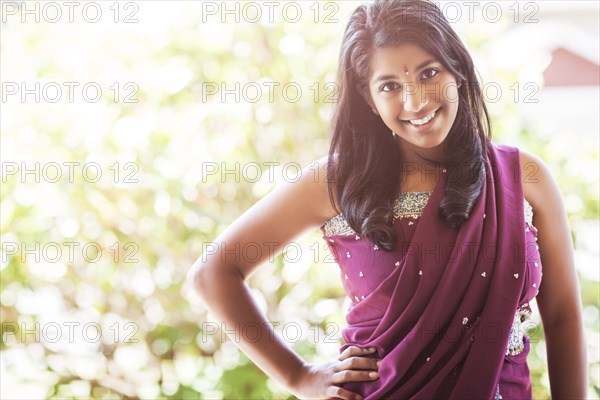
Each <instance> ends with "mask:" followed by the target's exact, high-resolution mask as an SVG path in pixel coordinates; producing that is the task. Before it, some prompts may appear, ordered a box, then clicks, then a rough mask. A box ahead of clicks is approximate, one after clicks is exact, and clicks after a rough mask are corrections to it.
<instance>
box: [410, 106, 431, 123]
mask: <svg viewBox="0 0 600 400" xmlns="http://www.w3.org/2000/svg"><path fill="white" fill-rule="evenodd" d="M436 111H437V110H436ZM434 116H435V111H434V112H432V113H431V114H429V115H428V116H426V117H425V118H422V119H413V120H410V123H411V124H413V125H424V124H426V123H428V122H429V121H431V119H432V118H433V117H434Z"/></svg>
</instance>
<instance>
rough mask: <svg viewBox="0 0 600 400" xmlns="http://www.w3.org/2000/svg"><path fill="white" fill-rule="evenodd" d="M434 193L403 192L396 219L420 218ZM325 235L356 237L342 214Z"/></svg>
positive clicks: (527, 209)
mask: <svg viewBox="0 0 600 400" xmlns="http://www.w3.org/2000/svg"><path fill="white" fill-rule="evenodd" d="M431 193H432V192H403V193H400V194H399V195H398V197H397V198H396V200H395V202H394V219H398V218H419V217H420V216H421V214H422V213H423V209H424V208H425V205H427V200H429V196H431ZM523 202H524V206H525V221H526V222H527V223H528V224H529V225H532V226H533V209H532V207H531V205H530V204H529V202H528V201H527V200H525V199H523ZM324 230H325V235H327V236H333V235H354V234H355V233H356V232H354V231H353V230H352V228H350V226H349V225H348V223H347V222H346V219H345V218H344V216H343V215H342V214H338V215H336V216H335V217H333V218H331V219H330V220H328V221H327V222H326V223H325V225H324Z"/></svg>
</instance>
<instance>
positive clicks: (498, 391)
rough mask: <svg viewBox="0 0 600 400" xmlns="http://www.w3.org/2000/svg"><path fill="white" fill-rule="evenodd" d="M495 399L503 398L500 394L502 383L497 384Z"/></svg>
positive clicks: (500, 399)
mask: <svg viewBox="0 0 600 400" xmlns="http://www.w3.org/2000/svg"><path fill="white" fill-rule="evenodd" d="M494 400H502V396H501V395H500V384H498V385H497V386H496V395H495V396H494Z"/></svg>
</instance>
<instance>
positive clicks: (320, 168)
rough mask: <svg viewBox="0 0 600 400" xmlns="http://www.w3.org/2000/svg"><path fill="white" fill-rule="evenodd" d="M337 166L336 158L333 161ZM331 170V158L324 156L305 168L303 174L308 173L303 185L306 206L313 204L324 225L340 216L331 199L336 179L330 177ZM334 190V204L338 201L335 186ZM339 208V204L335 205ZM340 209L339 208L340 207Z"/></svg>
mask: <svg viewBox="0 0 600 400" xmlns="http://www.w3.org/2000/svg"><path fill="white" fill-rule="evenodd" d="M333 163H334V164H335V158H334V159H333ZM329 168H331V164H330V163H329V157H328V156H324V157H322V158H319V159H318V160H315V161H314V162H312V163H311V164H310V165H309V166H307V167H305V168H304V170H303V172H305V173H306V178H308V179H305V182H303V185H305V186H306V189H307V190H306V191H305V192H304V194H305V195H306V197H307V198H306V199H305V201H306V204H311V205H312V206H313V207H314V208H315V209H316V210H318V212H319V213H320V215H321V220H322V221H323V224H324V223H325V222H327V221H328V220H329V219H331V218H333V217H335V216H336V215H338V214H339V212H338V211H337V210H336V207H334V204H332V200H331V199H330V197H329V185H330V184H332V183H333V180H334V178H333V177H332V176H329V175H328V169H329ZM332 189H333V190H334V196H333V197H334V198H333V201H334V203H335V202H336V201H337V200H336V198H337V197H336V196H335V189H336V188H335V185H332ZM335 205H336V206H337V204H335ZM338 209H339V207H338Z"/></svg>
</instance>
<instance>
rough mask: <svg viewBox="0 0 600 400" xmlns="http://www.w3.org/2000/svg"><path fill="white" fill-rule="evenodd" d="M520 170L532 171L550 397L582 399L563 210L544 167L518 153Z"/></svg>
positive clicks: (577, 312) (581, 351) (575, 299)
mask: <svg viewBox="0 0 600 400" xmlns="http://www.w3.org/2000/svg"><path fill="white" fill-rule="evenodd" d="M521 165H522V168H523V171H527V172H528V173H531V171H532V170H533V171H535V174H534V175H533V176H531V175H530V176H531V178H530V182H525V183H524V186H525V191H526V195H527V192H529V196H530V198H531V199H530V200H529V199H528V201H529V202H530V203H531V205H532V207H533V225H534V226H535V227H536V228H537V229H538V243H539V246H540V248H539V251H540V256H541V261H542V268H543V274H544V275H543V277H542V282H541V284H540V289H539V293H538V295H537V297H536V301H537V304H538V309H539V311H540V316H541V318H542V323H543V327H544V335H545V337H546V351H547V355H548V372H549V375H550V389H551V393H552V398H553V399H585V398H587V395H586V391H587V385H588V384H587V376H588V371H587V360H586V345H585V337H584V330H583V319H582V310H581V297H580V294H579V284H578V281H577V273H576V270H575V263H574V259H573V243H572V241H571V234H570V231H569V226H568V223H567V218H566V213H565V209H564V206H563V202H562V200H561V195H560V192H559V189H558V187H557V185H556V183H555V181H554V179H553V178H552V174H551V173H550V170H549V169H548V167H547V166H546V165H545V164H544V162H542V160H540V159H539V158H538V157H536V156H534V155H532V154H530V153H527V152H523V151H521ZM523 176H525V172H524V174H523Z"/></svg>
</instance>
